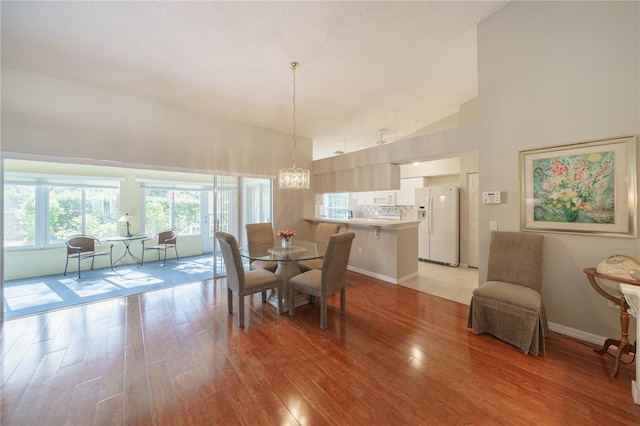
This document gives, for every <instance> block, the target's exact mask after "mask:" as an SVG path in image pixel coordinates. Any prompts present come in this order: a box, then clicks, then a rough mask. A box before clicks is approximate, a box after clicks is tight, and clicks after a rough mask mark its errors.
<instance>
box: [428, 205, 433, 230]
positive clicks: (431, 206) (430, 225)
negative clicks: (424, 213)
mask: <svg viewBox="0 0 640 426" xmlns="http://www.w3.org/2000/svg"><path fill="white" fill-rule="evenodd" d="M428 214H429V217H428V222H427V232H428V233H429V234H431V233H432V232H433V229H432V226H433V197H432V196H429V212H428Z"/></svg>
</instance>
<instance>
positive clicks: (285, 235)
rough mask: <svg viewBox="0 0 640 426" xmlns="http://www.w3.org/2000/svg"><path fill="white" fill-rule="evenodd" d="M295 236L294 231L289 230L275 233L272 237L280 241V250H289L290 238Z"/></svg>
mask: <svg viewBox="0 0 640 426" xmlns="http://www.w3.org/2000/svg"><path fill="white" fill-rule="evenodd" d="M295 236H296V231H292V230H291V229H284V230H282V229H281V230H280V231H278V232H276V233H275V235H274V237H276V238H280V239H281V240H282V250H291V238H293V237H295Z"/></svg>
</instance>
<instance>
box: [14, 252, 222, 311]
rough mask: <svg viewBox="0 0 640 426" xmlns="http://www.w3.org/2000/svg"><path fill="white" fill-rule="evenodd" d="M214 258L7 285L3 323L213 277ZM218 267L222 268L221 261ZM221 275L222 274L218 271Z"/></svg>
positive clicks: (92, 272)
mask: <svg viewBox="0 0 640 426" xmlns="http://www.w3.org/2000/svg"><path fill="white" fill-rule="evenodd" d="M213 261H214V259H213V255H212V254H207V255H203V256H197V257H187V258H181V259H180V260H176V259H172V260H167V264H166V265H165V266H161V265H162V262H145V263H144V265H143V266H142V267H138V266H137V265H121V266H118V267H117V268H115V269H114V270H113V271H111V269H110V268H105V269H94V270H88V271H82V274H81V275H82V278H80V279H78V275H77V272H76V271H74V272H72V273H68V274H67V276H63V275H61V274H60V275H48V276H44V277H35V278H25V279H20V280H11V281H5V283H4V300H3V304H4V320H10V319H14V318H18V317H22V316H26V315H33V314H37V313H42V312H46V311H51V310H55V309H61V308H65V307H68V306H74V305H80V304H85V303H91V302H96V301H99V300H104V299H110V298H114V297H122V296H127V295H130V294H138V293H144V292H147V291H152V290H159V289H162V288H166V287H172V286H176V285H181V284H187V283H192V282H197V281H203V280H207V279H212V278H213ZM218 263H219V265H217V267H218V269H219V270H220V268H221V263H220V260H219V261H218ZM218 273H220V271H219V272H218Z"/></svg>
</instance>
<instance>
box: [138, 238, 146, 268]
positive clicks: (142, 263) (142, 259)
mask: <svg viewBox="0 0 640 426" xmlns="http://www.w3.org/2000/svg"><path fill="white" fill-rule="evenodd" d="M145 251H147V249H145V248H144V243H143V244H142V256H140V266H142V265H144V252H145Z"/></svg>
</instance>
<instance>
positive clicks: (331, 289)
mask: <svg viewBox="0 0 640 426" xmlns="http://www.w3.org/2000/svg"><path fill="white" fill-rule="evenodd" d="M355 237H356V234H355V232H343V233H341V234H333V235H331V236H330V237H329V242H328V243H327V249H326V251H325V253H324V258H323V259H322V277H321V279H320V293H321V294H322V296H330V295H332V294H334V293H336V292H337V291H338V290H340V289H341V288H342V287H344V285H345V283H344V280H345V276H346V275H347V266H349V255H350V254H351V243H353V239H354V238H355Z"/></svg>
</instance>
